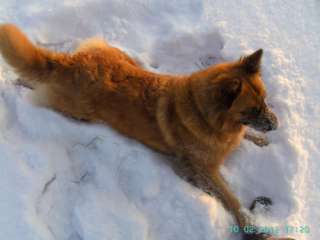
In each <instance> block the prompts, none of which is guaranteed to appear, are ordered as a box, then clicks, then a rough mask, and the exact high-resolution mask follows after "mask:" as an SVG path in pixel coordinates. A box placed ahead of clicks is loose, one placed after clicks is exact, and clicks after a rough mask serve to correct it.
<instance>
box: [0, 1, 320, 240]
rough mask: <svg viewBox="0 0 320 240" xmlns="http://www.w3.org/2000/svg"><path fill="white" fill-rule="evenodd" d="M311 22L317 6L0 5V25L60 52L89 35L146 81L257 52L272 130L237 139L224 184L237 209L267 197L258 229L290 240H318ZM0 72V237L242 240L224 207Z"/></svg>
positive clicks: (315, 22)
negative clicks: (259, 143)
mask: <svg viewBox="0 0 320 240" xmlns="http://www.w3.org/2000/svg"><path fill="white" fill-rule="evenodd" d="M319 13H320V2H319V1H317V0H313V1H312V0H306V1H301V0H286V1H276V0H269V1H264V0H252V1H247V0H241V1H240V0H239V1H226V0H217V1H213V0H171V1H161V0H131V1H125V0H123V1H119V0H94V1H90V0H81V1H80V0H65V1H56V0H52V1H51V0H50V1H49V0H43V1H35V0H27V1H22V0H15V1H12V0H0V22H11V23H15V24H17V25H19V26H20V27H21V28H22V29H23V30H24V31H25V32H27V33H28V35H29V36H30V37H31V38H32V39H33V40H34V41H38V42H41V43H42V44H49V46H50V47H51V48H55V49H58V50H65V51H70V50H72V49H73V48H74V46H75V45H76V44H77V43H78V42H79V41H81V40H83V39H85V38H87V37H91V36H96V35H99V36H102V37H104V38H105V39H107V40H108V41H109V42H111V43H112V44H114V45H116V46H120V47H121V48H123V49H125V50H126V51H127V52H128V53H129V54H131V55H132V56H135V57H136V58H137V59H139V60H140V61H141V62H142V63H143V64H144V66H145V67H146V68H148V69H150V70H153V71H159V72H170V73H185V72H191V71H195V70H197V69H199V68H203V67H205V66H207V65H209V64H212V63H216V62H219V61H222V60H231V59H232V60H234V59H237V58H239V57H240V55H243V54H246V53H250V52H251V51H253V50H256V49H258V48H264V50H265V54H264V59H263V76H264V79H265V83H266V86H267V90H268V93H269V95H268V96H269V97H268V101H269V103H270V104H271V105H272V106H273V108H274V110H275V112H276V113H277V115H278V116H279V119H280V121H281V126H280V128H279V129H278V130H277V131H275V132H270V133H268V137H269V139H270V141H271V144H270V145H269V146H268V147H264V148H259V147H256V146H255V145H253V144H252V143H249V142H246V141H244V142H243V143H242V145H241V146H240V148H239V149H238V150H237V151H236V152H235V153H234V154H233V155H232V156H231V157H230V159H229V160H228V161H227V163H226V166H225V167H224V169H223V174H224V175H225V177H226V178H227V179H228V181H229V182H230V184H231V186H232V188H233V189H234V191H235V192H236V194H237V195H238V196H239V198H240V199H241V201H242V202H243V204H244V206H247V207H248V206H249V204H250V203H251V201H252V200H253V199H254V198H255V197H257V196H260V195H264V196H269V197H271V198H272V199H273V202H274V205H273V206H272V209H271V211H270V212H268V213H265V214H259V213H258V214H257V216H256V217H257V219H258V221H259V222H260V224H261V225H263V226H264V225H266V226H273V227H274V229H280V230H281V235H290V236H292V237H295V238H296V239H299V240H303V239H308V240H309V239H310V240H312V239H313V240H316V239H318V238H319V237H320V230H319V224H320V200H319V199H320V150H319V147H320V124H319V116H320V105H319V104H318V103H319V102H320V84H319V80H320V79H319V76H320V70H319V69H320V31H319V30H320V14H319ZM0 61H1V62H0V129H1V133H0V192H1V194H0V213H1V215H0V239H10V240H20V239H24V240H38V239H39V240H40V239H41V240H51V239H52V240H54V239H59V240H101V239H105V240H173V239H178V240H180V239H181V240H182V239H188V240H199V239H201V240H213V239H217V240H220V239H234V240H236V239H238V238H239V236H237V235H236V234H232V233H231V231H230V228H229V227H230V226H231V225H232V224H233V222H232V218H231V217H230V215H229V214H228V213H227V212H226V211H225V210H224V209H223V208H222V206H221V204H220V203H219V202H217V201H216V200H215V199H212V198H210V197H208V196H207V195H205V194H203V193H202V192H201V191H199V190H197V189H194V188H193V187H191V186H189V185H188V184H187V183H185V182H183V181H182V180H180V179H179V178H178V177H177V176H175V174H174V173H173V172H172V170H171V169H170V168H169V167H168V166H166V164H165V163H164V161H163V159H164V156H160V155H158V154H157V153H154V152H152V151H151V150H149V149H147V148H145V147H144V146H142V145H140V144H139V143H137V142H135V141H133V140H129V139H127V138H124V137H122V136H119V135H118V134H117V133H115V132H114V131H112V130H111V129H109V128H107V127H105V126H100V125H88V124H84V123H78V122H74V121H72V120H70V119H67V118H65V117H63V116H61V115H60V114H58V113H54V112H52V111H50V110H47V109H43V108H40V107H36V106H33V105H32V104H31V101H30V91H29V90H27V89H25V88H21V87H18V86H15V85H13V82H14V80H15V79H16V76H15V75H14V74H13V73H12V71H11V70H10V68H9V67H8V66H7V65H5V64H4V63H3V60H2V59H1V60H0ZM286 225H290V226H292V227H295V229H294V231H293V233H292V234H287V233H286V231H285V226H286ZM303 226H306V227H305V228H303V229H302V228H301V227H303ZM308 228H309V229H310V233H299V231H300V230H302V231H303V230H307V229H308ZM296 230H298V232H295V231H296Z"/></svg>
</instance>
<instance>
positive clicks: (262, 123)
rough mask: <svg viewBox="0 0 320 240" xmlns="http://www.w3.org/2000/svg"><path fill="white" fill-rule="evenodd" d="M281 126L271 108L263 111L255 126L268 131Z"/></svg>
mask: <svg viewBox="0 0 320 240" xmlns="http://www.w3.org/2000/svg"><path fill="white" fill-rule="evenodd" d="M278 126H279V122H278V118H277V116H276V115H275V114H274V113H273V112H272V111H271V110H270V109H269V108H266V109H265V111H264V112H263V113H261V114H260V116H259V118H258V121H257V125H256V126H254V127H255V128H257V130H260V131H263V132H267V131H271V130H276V129H277V128H278Z"/></svg>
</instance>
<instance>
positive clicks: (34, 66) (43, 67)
mask: <svg viewBox="0 0 320 240" xmlns="http://www.w3.org/2000/svg"><path fill="white" fill-rule="evenodd" d="M0 52H1V53H2V56H3V58H4V59H5V60H6V62H7V63H8V64H10V65H11V66H12V67H13V68H14V69H15V70H16V71H17V73H18V74H19V75H21V76H22V77H24V78H27V79H33V80H38V81H41V80H42V79H43V78H44V77H45V76H46V75H47V74H48V73H50V72H52V71H53V70H54V69H53V68H54V64H57V63H58V62H59V61H56V60H58V58H59V54H55V53H52V52H50V51H47V50H45V49H41V48H38V47H36V46H35V45H33V44H32V43H31V42H30V41H29V39H28V38H27V37H26V35H25V34H23V33H22V32H21V31H20V30H19V29H18V28H17V27H16V26H15V25H12V24H1V25H0Z"/></svg>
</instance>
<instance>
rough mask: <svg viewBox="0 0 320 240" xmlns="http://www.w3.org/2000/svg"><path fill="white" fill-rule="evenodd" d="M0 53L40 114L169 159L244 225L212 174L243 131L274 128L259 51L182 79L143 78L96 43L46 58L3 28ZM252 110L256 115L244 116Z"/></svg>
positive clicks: (137, 68)
mask: <svg viewBox="0 0 320 240" xmlns="http://www.w3.org/2000/svg"><path fill="white" fill-rule="evenodd" d="M0 50H1V52H2V55H3V57H4V58H5V60H6V61H7V62H8V63H9V64H10V65H11V66H13V67H14V68H15V70H16V71H17V73H18V74H19V75H20V76H21V77H22V78H23V79H24V80H25V81H28V82H32V83H33V84H34V86H35V89H42V91H45V94H46V98H47V99H46V104H47V105H48V107H51V108H53V109H55V110H57V111H60V112H63V113H64V114H66V115H67V116H70V117H73V118H76V119H81V120H86V121H90V122H103V123H105V124H107V125H109V126H111V127H112V128H114V129H116V130H117V131H119V132H120V133H122V134H124V135H126V136H129V137H131V138H134V139H137V140H139V141H141V142H142V143H144V144H146V145H148V146H150V147H152V148H153V149H155V150H158V151H160V152H163V153H166V154H171V155H175V156H177V157H176V160H175V161H173V163H172V164H173V167H174V168H175V169H176V171H177V173H179V174H181V175H184V176H185V175H187V177H188V178H189V181H190V182H191V183H193V184H194V185H195V186H197V187H200V188H202V189H203V190H205V191H206V192H208V193H210V194H212V193H214V194H215V195H216V196H217V197H219V199H221V201H222V203H223V204H224V206H225V207H226V208H227V209H228V210H229V211H230V212H231V213H232V214H233V216H234V217H235V219H236V220H237V223H238V224H239V225H240V226H241V227H244V226H245V225H246V224H248V223H250V222H249V218H247V216H246V215H245V214H244V213H243V212H242V211H241V205H240V203H239V201H238V199H237V198H236V197H235V196H234V195H233V193H232V192H231V191H230V190H229V187H228V185H227V184H226V182H225V181H224V180H223V178H222V176H221V175H220V173H219V167H220V166H221V165H222V164H223V162H224V160H225V159H226V157H227V156H228V154H230V152H232V150H233V149H235V148H236V147H237V146H238V145H239V143H240V141H241V139H242V138H243V136H244V133H245V125H250V124H252V125H253V126H254V127H257V128H260V130H266V131H267V130H271V129H275V128H276V119H275V116H274V115H273V114H272V112H271V111H270V110H269V109H268V108H267V106H266V105H265V103H264V97H265V95H266V94H265V88H264V85H263V82H262V80H261V78H260V74H259V65H260V59H261V56H262V50H259V51H257V52H256V53H254V54H252V55H250V56H248V57H246V58H243V59H241V60H239V61H235V62H229V63H223V64H219V65H215V66H211V67H209V68H208V69H205V70H202V71H199V72H195V73H193V74H191V75H185V76H172V75H162V74H157V73H152V72H149V71H146V70H144V69H142V68H141V67H140V66H138V65H137V64H136V63H135V62H134V60H132V59H131V58H130V57H129V56H127V55H126V54H125V53H124V52H122V51H120V50H119V49H117V48H113V47H111V46H109V45H108V44H107V43H104V42H102V41H101V40H89V41H86V42H84V43H83V44H82V45H81V46H80V47H79V49H78V50H77V51H75V52H74V53H73V54H66V53H54V52H51V51H48V50H44V49H41V48H38V47H36V46H34V45H33V44H32V43H31V42H30V41H29V40H28V39H27V38H26V37H25V36H24V34H23V33H21V32H20V30H18V29H17V28H16V27H15V26H13V25H9V24H6V25H1V26H0ZM254 108H259V112H258V113H259V114H260V115H259V116H258V115H257V116H256V115H254V113H251V112H250V111H253V110H254ZM252 109H253V110H252ZM268 114H269V115H268ZM259 119H260V120H259ZM254 124H255V125H254ZM261 239H262V237H261Z"/></svg>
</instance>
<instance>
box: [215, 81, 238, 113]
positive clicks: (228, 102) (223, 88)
mask: <svg viewBox="0 0 320 240" xmlns="http://www.w3.org/2000/svg"><path fill="white" fill-rule="evenodd" d="M241 89H242V81H241V80H240V79H231V80H228V81H223V82H222V83H221V85H220V86H219V94H218V98H219V99H218V102H220V103H221V105H220V106H221V107H222V108H223V109H225V110H228V109H229V108H230V107H231V106H232V103H233V102H234V100H235V99H236V98H237V97H238V96H239V94H240V93H241Z"/></svg>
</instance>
